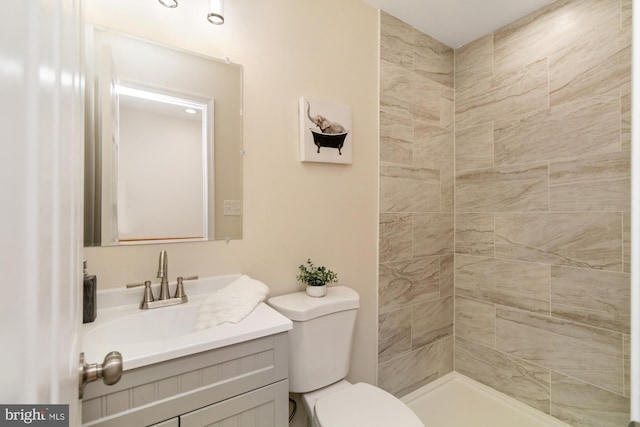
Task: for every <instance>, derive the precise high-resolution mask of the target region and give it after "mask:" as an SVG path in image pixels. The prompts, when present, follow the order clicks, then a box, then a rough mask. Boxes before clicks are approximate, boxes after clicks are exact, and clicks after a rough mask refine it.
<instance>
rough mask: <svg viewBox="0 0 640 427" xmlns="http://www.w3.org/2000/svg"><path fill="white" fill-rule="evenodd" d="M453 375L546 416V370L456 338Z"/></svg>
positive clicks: (547, 391) (547, 398) (548, 398)
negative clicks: (463, 377)
mask: <svg viewBox="0 0 640 427" xmlns="http://www.w3.org/2000/svg"><path fill="white" fill-rule="evenodd" d="M455 345H456V349H455V363H456V371H457V372H460V373H461V374H463V375H466V376H468V377H471V378H473V379H474V380H476V381H480V382H481V383H484V384H486V385H488V386H489V387H491V388H494V389H496V390H498V391H500V392H502V393H504V394H506V395H508V396H511V397H513V398H514V399H518V400H519V401H521V402H523V403H526V404H527V405H529V406H532V407H534V408H536V409H538V410H540V411H542V412H545V413H549V401H550V394H549V370H548V369H546V368H543V367H541V366H539V365H535V364H532V363H528V362H527V361H525V360H521V359H518V358H515V357H511V356H509V355H508V354H504V353H501V352H499V351H496V350H493V349H490V348H487V347H485V346H482V345H479V344H477V343H474V342H472V341H469V340H465V339H464V338H459V337H456V344H455Z"/></svg>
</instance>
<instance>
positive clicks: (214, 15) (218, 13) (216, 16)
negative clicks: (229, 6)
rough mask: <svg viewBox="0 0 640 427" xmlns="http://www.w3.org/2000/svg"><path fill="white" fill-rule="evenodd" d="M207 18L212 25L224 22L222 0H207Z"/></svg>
mask: <svg viewBox="0 0 640 427" xmlns="http://www.w3.org/2000/svg"><path fill="white" fill-rule="evenodd" d="M207 19H208V20H209V22H211V23H212V24H214V25H222V24H224V0H209V14H208V15H207Z"/></svg>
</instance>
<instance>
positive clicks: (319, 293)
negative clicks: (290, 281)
mask: <svg viewBox="0 0 640 427" xmlns="http://www.w3.org/2000/svg"><path fill="white" fill-rule="evenodd" d="M326 294H327V286H326V285H323V286H309V285H307V295H309V296H311V297H314V298H319V297H323V296H325V295H326Z"/></svg>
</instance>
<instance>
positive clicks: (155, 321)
mask: <svg viewBox="0 0 640 427" xmlns="http://www.w3.org/2000/svg"><path fill="white" fill-rule="evenodd" d="M238 277H240V275H229V276H217V277H209V278H203V279H199V280H194V281H189V282H185V283H184V286H185V292H186V294H187V296H188V298H189V302H187V303H185V304H180V305H173V306H168V307H159V308H154V309H149V310H140V308H139V305H140V300H141V299H142V290H141V289H140V288H137V289H124V288H123V289H117V290H108V291H100V292H98V316H97V318H96V320H95V322H93V323H87V324H85V325H83V331H82V332H83V334H82V335H83V337H82V339H83V342H82V348H83V351H84V353H85V360H86V361H87V363H96V362H100V363H101V362H102V360H103V359H104V356H105V355H106V354H107V353H108V352H110V351H113V350H116V351H119V352H120V353H121V354H122V359H123V363H124V370H125V371H126V370H130V369H134V368H138V367H141V366H146V365H149V364H153V363H158V362H163V361H165V360H169V359H173V358H176V357H182V356H187V355H190V354H194V353H199V352H202V351H207V350H213V349H215V348H219V347H224V346H227V345H231V344H237V343H239V342H243V341H249V340H252V339H256V338H260V337H264V336H267V335H272V334H276V333H280V332H284V331H287V330H289V329H291V327H292V323H291V321H290V320H289V319H287V318H286V317H284V316H282V315H281V314H280V313H278V312H277V311H275V310H273V309H272V308H271V307H269V306H268V305H266V304H264V303H260V304H259V305H258V306H257V307H256V308H255V309H254V310H253V311H252V312H251V314H249V315H248V316H247V317H245V318H244V319H243V320H242V321H240V322H239V323H223V324H221V325H218V326H215V327H213V328H209V329H205V330H201V331H195V330H194V326H195V322H196V318H197V315H198V310H199V307H200V304H201V303H202V302H203V301H204V300H205V299H206V298H207V297H208V296H209V295H210V294H211V293H213V292H215V291H217V290H219V289H222V288H223V287H224V286H226V285H228V284H229V283H231V282H232V281H233V280H235V279H237V278H238ZM153 288H154V289H153V291H154V295H158V289H157V286H154V287H153ZM170 289H171V291H172V292H173V290H174V289H175V283H171V284H170Z"/></svg>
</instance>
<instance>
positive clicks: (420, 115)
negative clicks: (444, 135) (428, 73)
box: [409, 74, 444, 126]
mask: <svg viewBox="0 0 640 427" xmlns="http://www.w3.org/2000/svg"><path fill="white" fill-rule="evenodd" d="M412 78H413V82H412V87H411V95H410V97H409V100H410V101H411V111H412V112H413V118H414V120H418V121H421V122H424V123H428V124H431V125H436V126H438V125H440V115H441V98H442V91H443V89H444V87H443V86H442V85H441V84H439V83H436V82H434V81H433V80H430V79H428V78H426V77H423V76H420V75H418V74H413V76H412Z"/></svg>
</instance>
